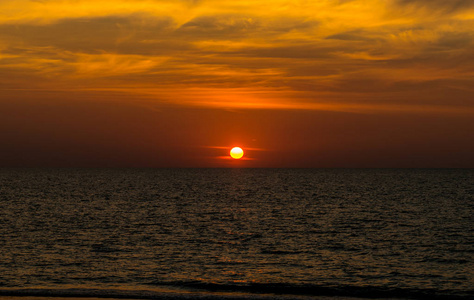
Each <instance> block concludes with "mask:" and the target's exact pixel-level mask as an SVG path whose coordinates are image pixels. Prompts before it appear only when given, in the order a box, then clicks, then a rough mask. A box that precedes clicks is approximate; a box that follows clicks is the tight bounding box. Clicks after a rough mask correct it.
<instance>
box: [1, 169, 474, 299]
mask: <svg viewBox="0 0 474 300" xmlns="http://www.w3.org/2000/svg"><path fill="white" fill-rule="evenodd" d="M473 216H474V170H473V169H0V296H1V297H3V298H5V297H6V298H8V299H16V297H17V296H30V297H31V296H36V297H40V296H41V297H61V298H68V297H71V298H72V297H89V298H90V297H94V298H127V299H277V298H278V299H309V298H313V299H346V298H348V299H353V298H361V299H367V298H370V299H374V298H376V299H474V259H473V258H474V217H473ZM1 297H0V298H1Z"/></svg>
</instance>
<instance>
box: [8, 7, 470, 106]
mask: <svg viewBox="0 0 474 300" xmlns="http://www.w3.org/2000/svg"><path fill="white" fill-rule="evenodd" d="M472 28H474V2H473V1H467V0H456V1H426V0H392V1H378V0H377V1H375V0H364V1H360V0H352V1H351V0H346V1H343V0H323V1H304V0H300V1H282V0H273V1H269V0H259V1H216V0H202V1H200V0H195V1H192V0H180V1H176V0H173V1H168V0H137V1H129V0H38V1H26V0H4V1H2V2H1V3H0V89H1V90H3V92H2V93H3V94H4V96H6V97H19V95H22V94H23V93H26V92H27V91H42V92H48V93H53V94H58V95H60V94H61V93H71V92H77V93H79V92H88V93H97V94H100V95H101V96H100V97H102V98H104V99H107V98H111V99H120V100H123V101H132V100H131V99H133V101H141V102H143V103H147V105H150V106H156V105H158V106H159V105H161V104H177V105H191V106H205V107H222V108H270V109H321V110H335V111H364V112H376V111H402V112H410V111H416V112H420V111H423V112H430V111H435V112H447V113H453V112H462V113H465V112H471V113H472V112H473V110H474V101H473V100H472V96H471V95H472V94H473V92H474V84H473V83H474V31H473V30H472ZM178 94H179V97H177V95H178ZM127 99H128V100H127Z"/></svg>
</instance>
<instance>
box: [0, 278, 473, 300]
mask: <svg viewBox="0 0 474 300" xmlns="http://www.w3.org/2000/svg"><path fill="white" fill-rule="evenodd" d="M159 286H161V287H163V290H159V291H157V290H122V289H120V290H117V289H81V288H70V289H46V288H44V289H40V288H38V289H33V288H31V289H13V288H2V289H0V296H9V297H15V296H16V297H24V296H30V297H62V298H77V297H81V298H105V299H110V298H115V299H150V300H152V299H214V300H216V299H233V300H236V299H246V300H248V299H270V298H271V299H286V300H288V299H300V300H301V297H302V296H310V297H318V296H330V297H357V298H368V299H373V298H377V299H397V298H398V299H419V300H425V299H426V300H427V299H433V300H448V299H449V300H473V299H474V291H467V292H465V293H459V292H457V293H456V292H453V291H447V290H443V291H440V290H430V289H424V290H421V289H416V290H415V289H402V288H399V289H397V288H387V289H384V288H379V287H350V286H345V287H324V286H316V285H288V284H250V285H231V284H216V283H203V282H175V283H161V284H160V285H158V286H157V287H159ZM164 287H169V288H170V289H167V290H164ZM173 288H175V289H173Z"/></svg>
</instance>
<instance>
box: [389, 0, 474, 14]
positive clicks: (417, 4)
mask: <svg viewBox="0 0 474 300" xmlns="http://www.w3.org/2000/svg"><path fill="white" fill-rule="evenodd" d="M395 3H396V4H397V5H400V6H405V7H414V8H424V9H427V10H437V11H444V12H448V13H452V12H456V11H461V10H465V9H472V8H474V2H473V1H472V0H449V1H446V0H395Z"/></svg>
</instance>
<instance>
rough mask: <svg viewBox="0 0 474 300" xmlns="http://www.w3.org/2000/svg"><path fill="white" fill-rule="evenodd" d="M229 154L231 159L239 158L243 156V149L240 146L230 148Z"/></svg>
mask: <svg viewBox="0 0 474 300" xmlns="http://www.w3.org/2000/svg"><path fill="white" fill-rule="evenodd" d="M230 156H231V157H232V158H233V159H241V158H242V156H244V150H242V148H240V147H234V148H232V150H230Z"/></svg>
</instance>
